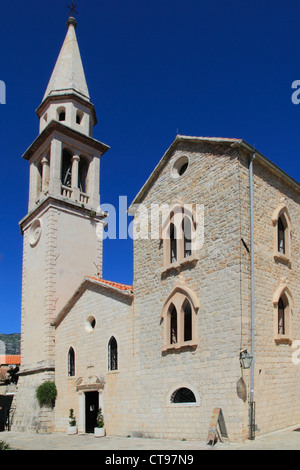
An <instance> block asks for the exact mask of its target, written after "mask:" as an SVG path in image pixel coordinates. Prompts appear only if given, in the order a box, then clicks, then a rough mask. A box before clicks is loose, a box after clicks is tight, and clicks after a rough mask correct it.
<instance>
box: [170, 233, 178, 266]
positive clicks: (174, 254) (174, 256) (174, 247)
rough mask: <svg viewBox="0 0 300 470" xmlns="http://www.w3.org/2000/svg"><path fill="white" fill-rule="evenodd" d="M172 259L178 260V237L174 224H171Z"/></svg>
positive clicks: (172, 260) (172, 261) (173, 260)
mask: <svg viewBox="0 0 300 470" xmlns="http://www.w3.org/2000/svg"><path fill="white" fill-rule="evenodd" d="M170 261H171V263H175V261H177V237H176V228H175V225H174V224H171V225H170Z"/></svg>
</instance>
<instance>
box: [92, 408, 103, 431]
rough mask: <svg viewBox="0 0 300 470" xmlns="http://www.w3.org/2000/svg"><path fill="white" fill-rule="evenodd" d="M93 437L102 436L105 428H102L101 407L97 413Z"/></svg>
mask: <svg viewBox="0 0 300 470" xmlns="http://www.w3.org/2000/svg"><path fill="white" fill-rule="evenodd" d="M94 434H95V437H104V436H105V429H104V419H103V414H102V409H101V408H100V409H99V411H98V414H97V426H96V427H95V428H94Z"/></svg>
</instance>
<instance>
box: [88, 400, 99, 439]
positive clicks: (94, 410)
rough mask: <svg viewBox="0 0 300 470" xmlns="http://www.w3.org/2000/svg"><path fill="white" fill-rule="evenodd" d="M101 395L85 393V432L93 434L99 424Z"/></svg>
mask: <svg viewBox="0 0 300 470" xmlns="http://www.w3.org/2000/svg"><path fill="white" fill-rule="evenodd" d="M98 410H99V393H98V392H85V432H86V433H93V432H94V428H95V427H96V424H97V414H98Z"/></svg>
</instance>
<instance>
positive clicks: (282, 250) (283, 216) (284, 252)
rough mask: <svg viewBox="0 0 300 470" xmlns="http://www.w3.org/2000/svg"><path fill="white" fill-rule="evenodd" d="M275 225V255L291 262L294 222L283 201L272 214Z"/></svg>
mask: <svg viewBox="0 0 300 470" xmlns="http://www.w3.org/2000/svg"><path fill="white" fill-rule="evenodd" d="M272 221H273V226H274V240H275V241H274V257H275V259H276V260H279V261H281V262H289V261H290V258H291V245H292V243H291V242H292V237H291V233H292V223H291V218H290V215H289V211H288V209H287V207H286V205H285V203H284V202H283V203H282V204H281V205H280V206H279V207H277V209H276V210H275V211H274V213H273V215H272Z"/></svg>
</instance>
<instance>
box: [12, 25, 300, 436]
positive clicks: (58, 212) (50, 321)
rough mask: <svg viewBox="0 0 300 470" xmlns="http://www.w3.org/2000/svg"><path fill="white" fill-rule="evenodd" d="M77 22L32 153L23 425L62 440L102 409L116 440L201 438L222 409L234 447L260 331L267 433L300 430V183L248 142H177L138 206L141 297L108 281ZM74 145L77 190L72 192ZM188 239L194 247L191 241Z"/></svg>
mask: <svg viewBox="0 0 300 470" xmlns="http://www.w3.org/2000/svg"><path fill="white" fill-rule="evenodd" d="M68 27H69V30H68V34H67V38H66V41H65V43H64V46H63V51H62V53H61V54H60V57H59V60H58V62H57V66H56V68H55V70H54V73H53V75H52V78H51V81H50V84H49V87H50V89H48V91H47V93H46V96H45V97H44V101H43V103H42V105H41V106H40V108H39V110H38V114H39V117H40V119H44V118H45V115H47V119H48V117H49V116H52V119H53V120H52V121H51V122H47V121H45V120H44V121H43V122H42V123H41V134H40V136H39V137H38V139H37V140H36V141H35V143H34V144H33V145H32V146H31V148H30V149H29V150H28V151H27V152H26V154H25V158H26V159H27V160H29V162H30V164H31V179H30V196H29V214H28V215H27V216H26V218H25V219H24V220H23V221H22V223H21V228H22V231H23V234H24V259H23V302H22V370H21V377H20V379H21V383H20V386H19V388H20V389H19V393H18V397H17V412H16V420H15V427H16V429H18V428H19V429H25V428H27V429H36V430H47V429H48V430H53V429H55V430H56V431H61V432H66V429H67V427H68V416H69V410H70V409H71V408H72V409H73V410H74V414H75V416H76V419H77V426H78V430H79V432H92V431H91V429H92V424H93V422H95V415H94V414H93V413H94V412H95V411H96V410H95V408H97V409H98V408H99V407H101V408H102V410H103V412H104V420H105V428H106V432H107V434H108V435H122V436H127V435H132V436H147V437H157V438H174V439H175V438H176V439H198V440H205V439H206V437H207V433H208V429H209V425H210V420H211V416H212V412H213V409H214V408H221V409H222V412H223V415H224V418H225V422H226V426H227V430H228V434H229V438H230V439H231V440H232V441H234V440H240V439H244V438H247V437H248V436H249V387H250V373H249V370H248V369H242V368H241V365H240V353H241V351H243V350H245V349H247V350H248V351H250V350H251V347H252V346H253V345H252V344H251V334H250V333H251V327H252V326H253V327H254V333H255V342H254V352H255V356H254V363H253V364H254V401H255V404H256V421H255V422H256V428H257V429H256V433H265V432H268V431H273V430H276V429H280V428H283V427H285V426H289V425H293V424H297V423H300V407H299V404H298V402H297V396H298V390H299V387H300V365H299V364H298V363H297V361H293V353H294V346H295V341H297V340H300V310H299V305H300V289H299V276H300V266H299V252H300V241H299V228H300V211H299V202H300V197H299V194H300V186H299V184H298V183H297V182H295V181H293V180H292V179H291V178H290V177H289V176H288V175H286V174H285V173H284V172H282V171H281V170H280V169H279V168H277V167H276V166H275V165H273V164H272V163H271V162H270V161H269V160H267V159H266V158H265V157H264V156H262V155H261V154H260V153H259V152H256V151H254V149H253V148H251V147H250V146H249V145H248V144H247V143H246V142H244V141H242V140H237V139H218V138H201V137H186V136H177V137H176V139H175V141H174V142H173V143H172V145H171V146H170V148H169V149H168V150H167V152H166V153H165V155H164V156H163V158H162V159H161V160H160V162H159V163H158V165H157V167H156V168H155V169H154V171H153V173H152V174H151V175H150V177H149V179H148V180H147V182H146V183H145V185H144V186H143V187H142V189H141V191H140V192H139V194H138V195H137V197H136V198H135V200H134V201H133V203H132V205H131V207H130V211H131V213H132V214H133V215H134V222H135V225H134V227H135V231H134V233H135V234H136V235H137V234H140V236H136V238H135V239H134V241H133V253H134V260H133V261H134V268H133V286H132V287H131V286H124V285H122V284H116V283H113V282H109V281H105V280H103V279H102V240H101V236H100V238H99V233H100V235H101V233H102V232H101V231H102V229H103V224H104V223H105V214H103V213H101V211H100V214H98V215H97V216H96V214H95V213H94V211H95V209H96V206H97V204H98V203H99V201H100V196H99V172H100V157H101V156H102V155H103V153H104V152H105V151H106V150H107V149H108V147H107V146H105V145H104V144H101V143H100V142H98V141H95V140H94V139H92V137H91V131H88V129H89V126H90V125H91V123H93V124H94V123H95V122H96V121H95V115H94V110H93V106H92V104H91V103H90V101H89V95H88V92H87V91H86V96H84V98H82V102H81V104H80V106H81V107H80V111H82V110H83V111H84V112H86V113H87V116H86V120H85V121H84V116H83V127H82V132H80V130H79V129H80V128H78V126H79V125H80V124H79V123H78V122H77V121H76V119H77V117H76V109H77V108H76V106H77V107H78V100H80V98H79V95H78V93H77V92H76V86H77V85H76V84H79V85H78V87H79V89H78V90H77V91H78V92H79V91H80V90H82V89H84V90H87V87H86V86H85V78H84V75H83V69H82V64H81V59H80V55H79V50H78V48H77V47H75V48H72V50H69V47H70V41H69V40H68V38H69V39H70V38H71V39H72V41H74V40H75V39H76V36H75V31H74V21H73V20H69V24H68ZM72 41H71V42H72ZM65 48H66V50H65V51H64V49H65ZM72 54H73V55H74V57H75V61H73V62H72V61H71V62H70V63H69V62H68V61H69V59H70V57H72ZM74 63H75V65H76V64H77V65H76V66H74V65H73V64H74ZM68 67H74V70H73V72H74V74H73V75H72V73H71V74H67V76H68V77H73V76H76V74H79V78H78V77H77V79H74V83H73V85H74V89H73V88H72V87H71V88H72V89H71V90H70V86H69V82H68V83H66V84H65V83H64V76H65V74H64V73H63V71H64V70H66V69H68ZM52 87H54V89H53V90H52V89H51V88H52ZM64 89H65V93H64V96H62V93H61V90H64ZM74 91H75V94H74ZM66 103H67V104H66ZM62 106H64V109H65V111H64V112H63V116H61V115H60V114H59V112H60V111H61V107H62ZM47 110H48V112H49V115H48V114H47ZM65 112H66V113H67V114H65ZM45 113H46V114H45ZM68 113H69V115H68ZM87 117H89V119H88V120H87ZM61 118H63V119H65V123H66V124H62V123H61V122H59V121H61ZM87 122H88V127H86V124H87ZM84 123H85V124H84ZM49 149H50V150H49ZM66 149H67V150H68V151H70V149H71V153H72V159H71V161H72V168H71V169H70V171H71V173H72V175H71V183H70V184H69V186H65V185H64V184H62V179H63V178H62V167H63V165H62V162H63V158H64V150H66ZM49 151H50V154H49ZM253 153H255V159H254V162H253V165H254V178H253V193H254V208H253V209H254V212H253V213H254V227H253V228H254V240H253V242H254V280H255V284H254V301H255V303H254V311H255V323H254V325H251V264H250V249H251V226H250V184H252V183H250V175H249V164H250V160H251V158H252V156H253ZM49 155H50V158H49ZM82 157H84V158H86V157H88V161H89V164H90V166H89V172H88V176H87V183H88V185H87V187H88V194H85V193H82V189H80V187H79V185H78V181H79V179H80V174H79V173H78V171H79V172H80V165H79V162H80V159H81V158H82ZM41 165H42V166H41ZM41 168H42V172H41ZM81 176H82V175H81ZM80 197H82V198H84V199H80ZM83 201H84V202H83ZM186 208H187V209H186ZM91 212H93V215H92V214H91ZM154 213H155V214H156V215H158V217H157V218H155V217H154V216H153V214H154ZM95 216H96V218H95ZM96 222H98V223H99V224H100V231H99V230H98V231H97V230H96ZM280 224H281V225H280ZM142 229H143V230H142ZM188 232H189V235H191V234H194V235H197V236H196V241H195V240H193V241H192V242H189V237H188V236H187V234H188ZM179 234H181V235H184V236H183V237H182V238H181V239H180V240H179ZM47 379H51V380H54V381H55V383H56V386H57V390H58V396H57V400H56V405H55V409H54V411H53V412H51V411H50V410H43V411H42V412H41V410H39V408H38V406H37V404H36V401H34V392H35V389H36V387H37V386H38V385H39V384H40V382H41V381H44V380H47ZM28 403H30V404H31V405H30V406H29V405H28ZM29 410H30V411H29Z"/></svg>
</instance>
